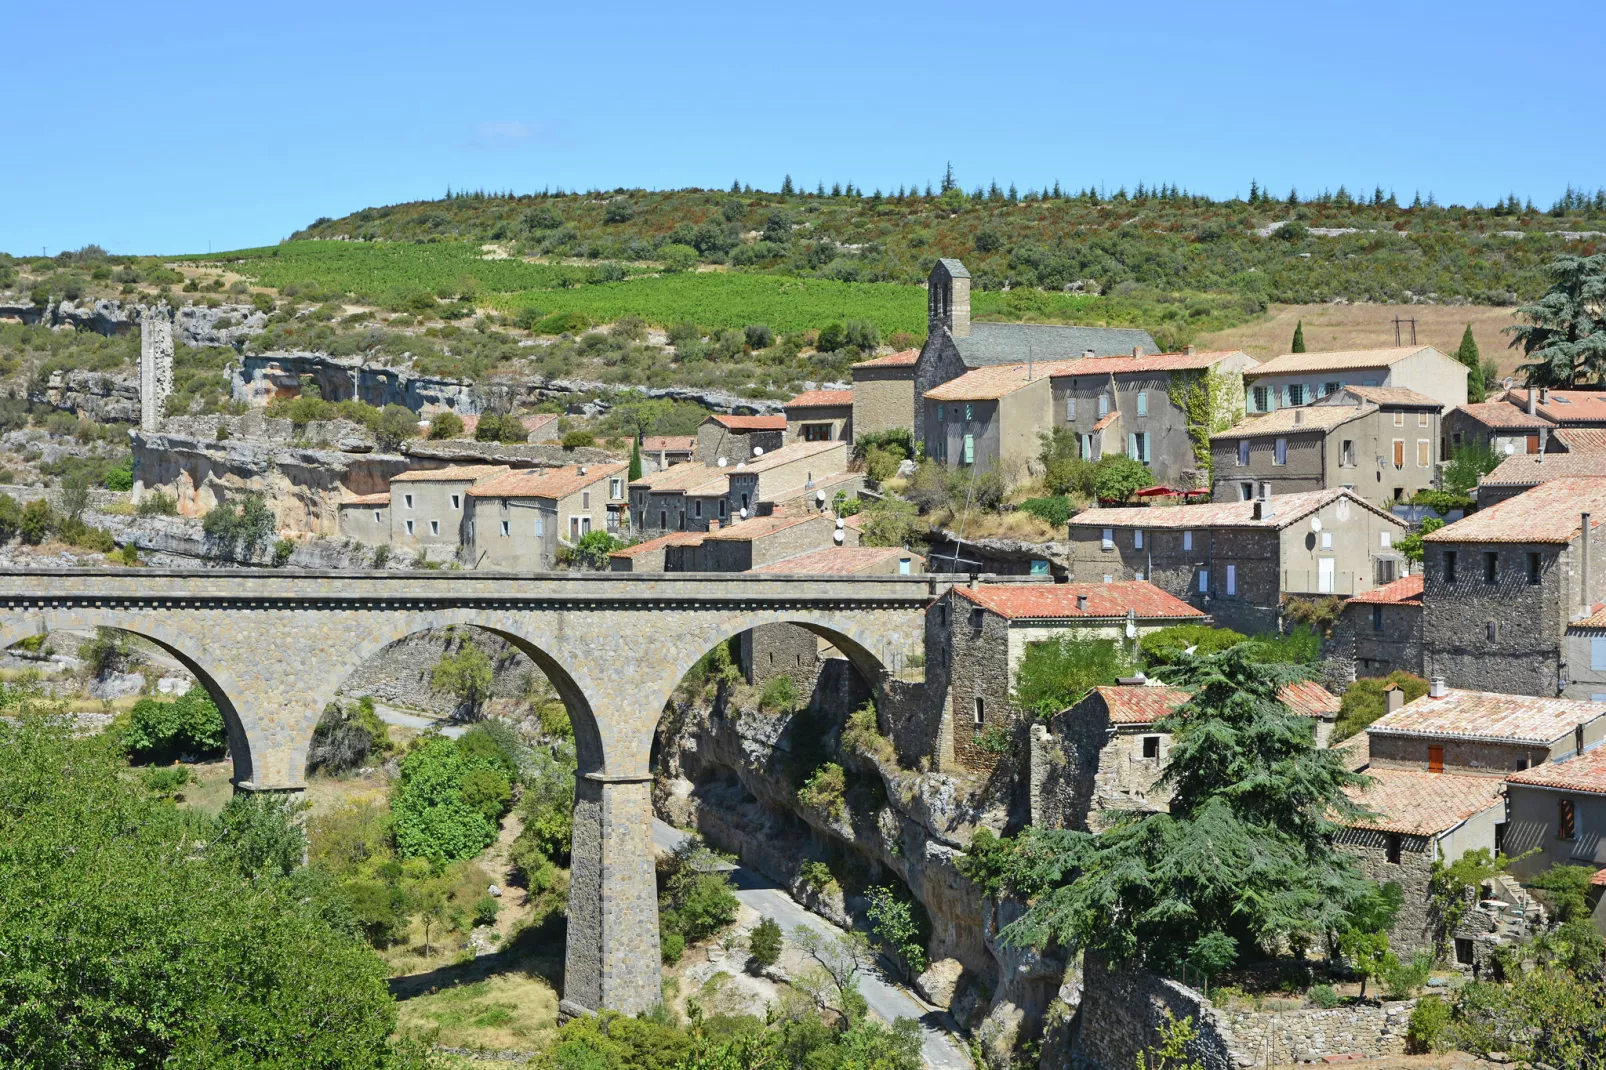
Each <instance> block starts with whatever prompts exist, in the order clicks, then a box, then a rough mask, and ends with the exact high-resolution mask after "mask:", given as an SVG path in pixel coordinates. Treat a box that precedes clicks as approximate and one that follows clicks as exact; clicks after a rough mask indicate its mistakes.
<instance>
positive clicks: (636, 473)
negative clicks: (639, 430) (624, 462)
mask: <svg viewBox="0 0 1606 1070" xmlns="http://www.w3.org/2000/svg"><path fill="white" fill-rule="evenodd" d="M626 475H627V477H628V478H629V480H630V482H632V483H634V482H635V481H636V480H638V479H640V478H641V438H640V437H639V436H638V437H637V438H636V440H635V441H634V442H632V443H631V444H630V470H629V471H628V472H627V473H626Z"/></svg>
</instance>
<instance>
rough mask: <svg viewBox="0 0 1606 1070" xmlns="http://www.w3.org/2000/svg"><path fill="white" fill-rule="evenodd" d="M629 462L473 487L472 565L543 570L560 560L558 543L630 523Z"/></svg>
mask: <svg viewBox="0 0 1606 1070" xmlns="http://www.w3.org/2000/svg"><path fill="white" fill-rule="evenodd" d="M626 468H627V466H626V465H624V464H594V465H565V466H564V467H562V468H530V469H523V470H520V471H516V472H509V473H507V474H506V475H503V476H498V477H496V478H494V479H488V480H486V481H485V482H483V483H479V484H476V485H475V486H473V487H470V488H469V491H468V516H467V525H466V528H465V533H466V536H467V538H466V540H465V542H464V546H465V549H466V550H467V557H468V562H467V563H468V566H469V567H470V568H474V569H490V570H496V571H507V572H515V571H516V572H540V571H544V570H548V569H551V568H552V567H553V566H554V565H555V564H556V563H557V552H558V545H559V543H560V542H567V543H568V544H569V545H571V546H573V545H574V544H575V543H577V542H579V541H580V539H581V538H583V537H584V536H586V535H588V534H590V533H591V532H593V531H606V532H608V533H609V534H611V535H618V534H619V533H620V532H621V531H623V530H625V529H626V527H627V526H628V516H627V513H626V500H625V471H626Z"/></svg>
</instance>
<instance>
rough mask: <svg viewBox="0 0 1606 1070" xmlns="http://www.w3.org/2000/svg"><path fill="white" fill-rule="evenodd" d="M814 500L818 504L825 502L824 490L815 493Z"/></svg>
mask: <svg viewBox="0 0 1606 1070" xmlns="http://www.w3.org/2000/svg"><path fill="white" fill-rule="evenodd" d="M814 500H815V501H817V502H823V501H825V491H823V490H817V491H815V492H814Z"/></svg>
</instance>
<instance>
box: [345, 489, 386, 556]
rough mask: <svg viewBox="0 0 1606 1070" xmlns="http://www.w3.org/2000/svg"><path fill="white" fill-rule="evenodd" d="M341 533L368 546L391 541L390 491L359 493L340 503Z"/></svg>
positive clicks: (381, 544) (380, 544)
mask: <svg viewBox="0 0 1606 1070" xmlns="http://www.w3.org/2000/svg"><path fill="white" fill-rule="evenodd" d="M340 534H342V535H344V536H345V537H346V538H348V539H356V540H357V541H358V542H360V543H364V544H366V545H368V546H383V545H388V544H389V543H390V491H388V490H387V491H385V492H384V493H383V494H358V495H355V496H353V497H350V498H347V499H346V500H345V501H343V502H341V503H340Z"/></svg>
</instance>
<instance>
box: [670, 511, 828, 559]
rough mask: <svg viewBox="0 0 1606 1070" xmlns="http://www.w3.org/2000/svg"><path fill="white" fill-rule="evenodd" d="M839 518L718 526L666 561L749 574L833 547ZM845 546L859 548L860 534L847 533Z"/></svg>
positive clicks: (763, 519)
mask: <svg viewBox="0 0 1606 1070" xmlns="http://www.w3.org/2000/svg"><path fill="white" fill-rule="evenodd" d="M837 530H838V529H837V526H836V519H835V518H834V517H832V516H829V515H826V514H821V515H817V516H763V517H755V518H754V519H752V520H746V521H743V522H741V523H739V524H731V525H728V526H715V527H713V528H710V529H709V531H708V532H707V533H706V534H704V535H703V537H702V540H701V541H700V542H697V543H689V542H688V543H683V544H680V545H678V546H674V547H671V548H670V549H669V550H667V551H666V553H665V559H666V561H667V560H668V558H669V557H671V556H678V557H679V559H680V568H679V569H676V570H671V569H665V571H681V572H747V571H750V570H752V569H756V568H758V567H759V566H760V565H765V564H768V563H769V562H771V561H778V560H780V559H782V558H787V557H795V556H796V555H798V554H801V553H807V552H809V551H811V550H821V549H824V548H825V547H828V546H831V545H832V544H833V541H834V536H835V535H836V533H837ZM842 545H845V546H856V545H858V536H857V534H856V533H855V534H853V535H851V537H850V536H849V533H848V532H847V531H846V530H845V529H844V530H843V542H842Z"/></svg>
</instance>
